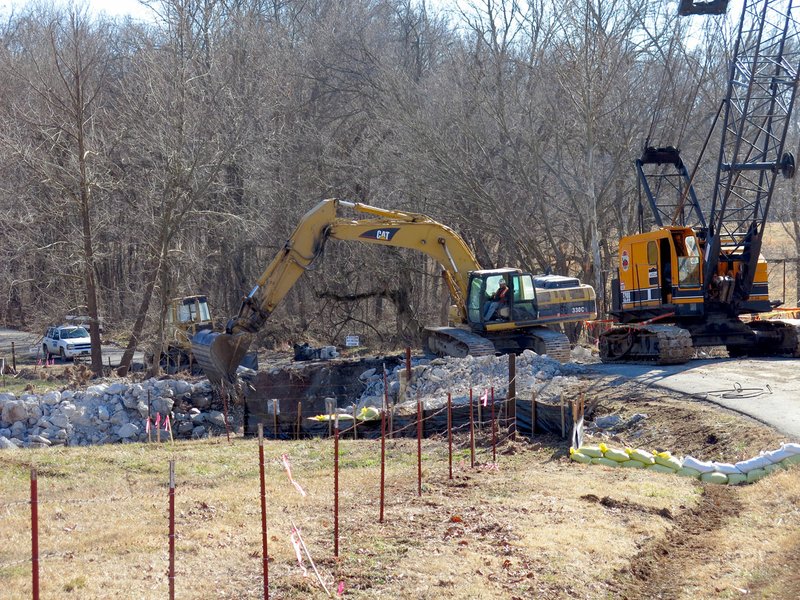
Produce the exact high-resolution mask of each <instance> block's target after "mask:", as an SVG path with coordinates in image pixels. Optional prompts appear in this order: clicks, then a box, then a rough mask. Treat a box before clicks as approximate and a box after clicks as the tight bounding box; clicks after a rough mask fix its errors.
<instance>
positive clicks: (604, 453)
mask: <svg viewBox="0 0 800 600" xmlns="http://www.w3.org/2000/svg"><path fill="white" fill-rule="evenodd" d="M569 455H570V458H571V459H572V460H574V461H576V462H579V463H583V464H592V465H604V466H606V467H614V468H617V467H621V468H629V469H647V470H650V471H655V472H658V473H669V474H673V475H680V476H682V477H692V478H694V479H699V480H701V481H705V482H707V483H718V484H723V485H726V484H727V485H740V484H743V483H754V482H756V481H758V480H759V479H761V478H762V477H764V476H766V475H768V474H769V473H772V472H773V471H776V470H778V469H782V468H788V467H789V466H790V465H793V464H800V444H783V445H782V446H781V447H780V448H779V449H777V450H773V451H771V452H762V453H761V454H759V455H758V456H755V457H753V458H751V459H748V460H742V461H739V462H737V463H735V464H733V463H720V462H716V461H702V460H698V459H696V458H694V457H692V456H686V457H684V458H682V459H680V458H677V457H675V456H672V454H671V453H669V452H647V451H646V450H640V449H633V448H625V449H619V448H611V447H609V446H607V445H606V444H603V443H601V444H598V445H596V446H593V445H583V446H581V447H580V448H577V449H576V448H570V451H569Z"/></svg>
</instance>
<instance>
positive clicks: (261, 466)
mask: <svg viewBox="0 0 800 600" xmlns="http://www.w3.org/2000/svg"><path fill="white" fill-rule="evenodd" d="M258 465H259V473H260V478H261V556H262V561H261V562H262V568H263V571H264V600H269V560H268V554H267V490H266V484H265V480H264V425H262V424H261V423H259V424H258Z"/></svg>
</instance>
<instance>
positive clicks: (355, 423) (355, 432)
mask: <svg viewBox="0 0 800 600" xmlns="http://www.w3.org/2000/svg"><path fill="white" fill-rule="evenodd" d="M353 439H354V440H357V439H358V411H357V410H356V405H355V404H353Z"/></svg>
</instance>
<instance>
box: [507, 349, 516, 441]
mask: <svg viewBox="0 0 800 600" xmlns="http://www.w3.org/2000/svg"><path fill="white" fill-rule="evenodd" d="M508 420H509V431H510V433H511V439H512V440H516V439H517V355H516V354H514V353H513V352H512V353H511V354H509V355H508Z"/></svg>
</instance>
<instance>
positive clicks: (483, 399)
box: [481, 390, 489, 406]
mask: <svg viewBox="0 0 800 600" xmlns="http://www.w3.org/2000/svg"><path fill="white" fill-rule="evenodd" d="M481 402H482V403H483V405H484V406H489V390H483V394H481Z"/></svg>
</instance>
